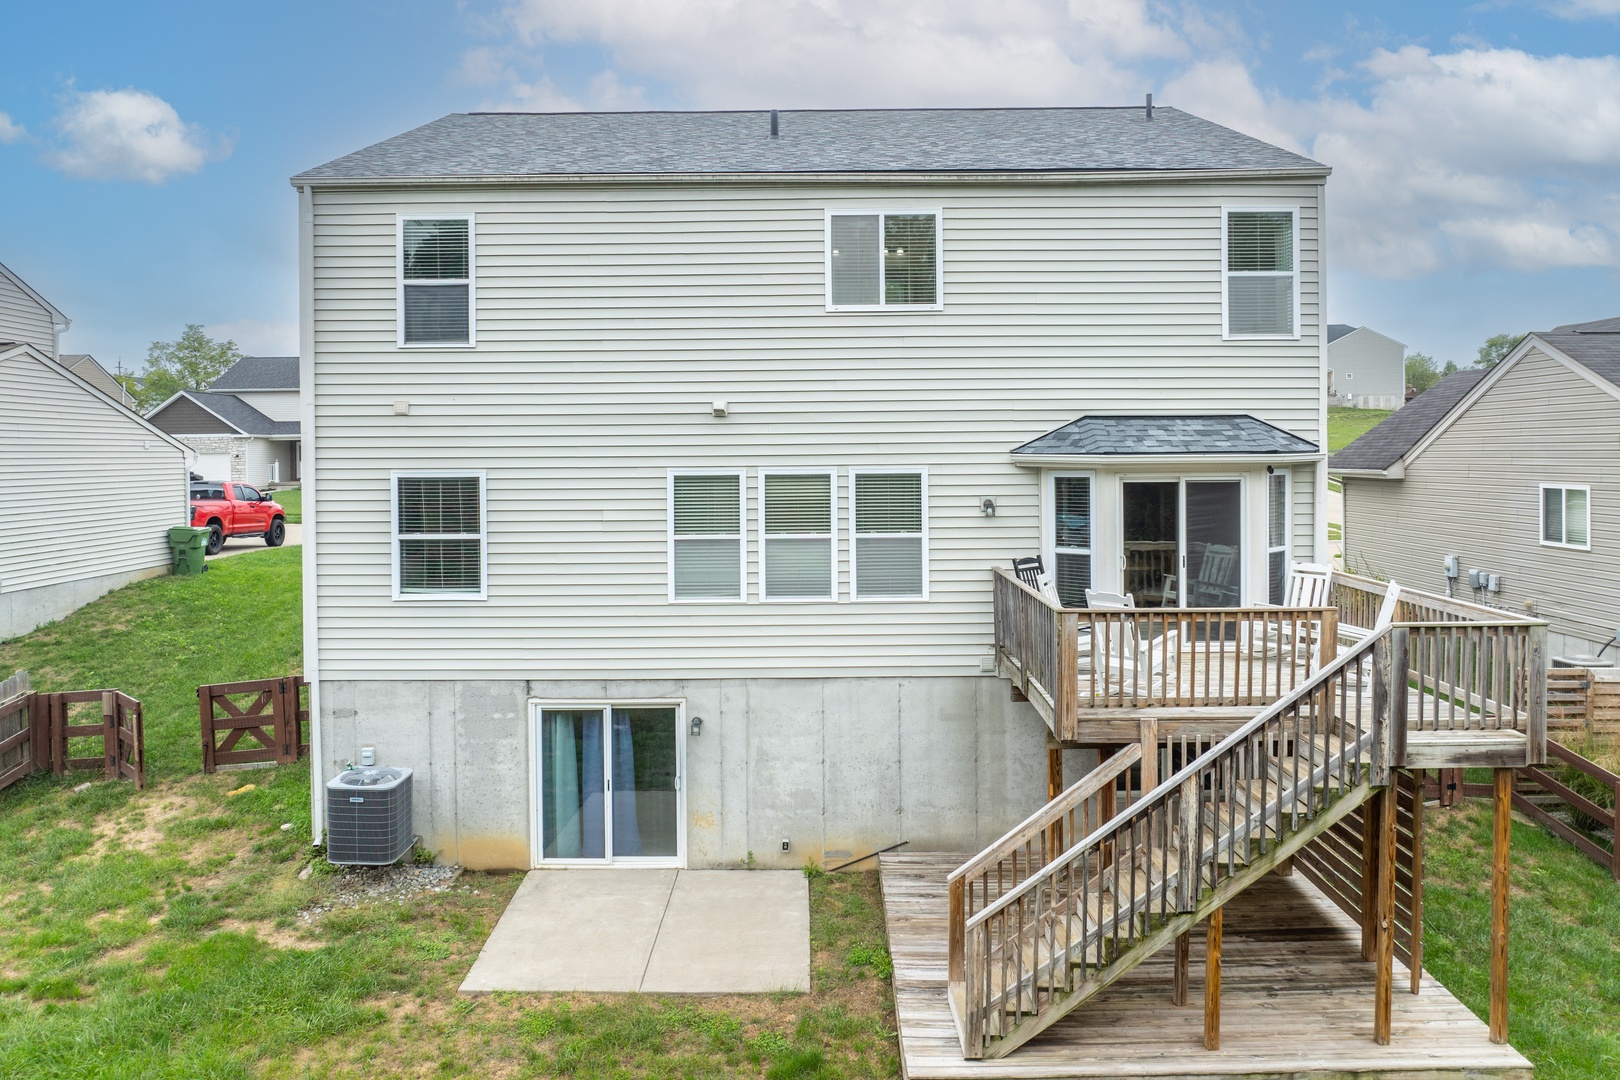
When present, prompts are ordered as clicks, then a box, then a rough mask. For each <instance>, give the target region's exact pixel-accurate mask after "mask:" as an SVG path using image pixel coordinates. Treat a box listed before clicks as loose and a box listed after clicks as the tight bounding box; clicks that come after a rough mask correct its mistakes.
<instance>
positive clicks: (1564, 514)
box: [1541, 484, 1592, 551]
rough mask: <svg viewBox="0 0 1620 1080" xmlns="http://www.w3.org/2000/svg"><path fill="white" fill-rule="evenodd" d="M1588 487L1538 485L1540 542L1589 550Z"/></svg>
mask: <svg viewBox="0 0 1620 1080" xmlns="http://www.w3.org/2000/svg"><path fill="white" fill-rule="evenodd" d="M1591 498H1592V489H1591V488H1588V487H1564V486H1562V485H1557V484H1542V485H1541V542H1542V543H1543V544H1549V545H1552V546H1554V547H1571V548H1580V549H1582V550H1583V551H1590V550H1591V549H1592V533H1591V517H1592V508H1591V505H1590V504H1591Z"/></svg>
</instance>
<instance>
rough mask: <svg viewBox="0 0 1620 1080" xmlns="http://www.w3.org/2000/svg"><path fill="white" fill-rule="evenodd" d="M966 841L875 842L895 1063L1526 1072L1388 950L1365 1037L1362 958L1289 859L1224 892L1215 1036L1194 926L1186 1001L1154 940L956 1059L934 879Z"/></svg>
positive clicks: (1014, 1069) (1205, 1072)
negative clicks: (1141, 953) (1065, 1010)
mask: <svg viewBox="0 0 1620 1080" xmlns="http://www.w3.org/2000/svg"><path fill="white" fill-rule="evenodd" d="M966 858H967V856H965V855H956V854H939V853H926V852H917V853H908V854H902V853H892V854H888V855H883V856H881V857H880V868H881V872H882V882H883V907H884V915H885V919H886V922H887V925H888V932H889V952H890V954H891V955H892V957H893V959H894V998H895V1015H896V1018H897V1020H898V1026H899V1029H900V1056H901V1070H902V1075H904V1076H906V1077H908V1078H910V1080H923V1078H926V1077H996V1078H999V1080H1014V1078H1025V1077H1028V1078H1036V1077H1046V1078H1071V1080H1103V1078H1108V1080H1123V1078H1127V1077H1152V1078H1154V1080H1194V1078H1198V1080H1203V1078H1216V1077H1243V1078H1245V1080H1262V1078H1264V1080H1283V1078H1287V1080H1329V1078H1331V1080H1350V1078H1357V1080H1362V1078H1365V1080H1373V1078H1380V1080H1395V1078H1399V1080H1464V1078H1465V1077H1466V1078H1468V1080H1485V1078H1511V1080H1528V1078H1529V1077H1530V1075H1531V1065H1530V1062H1528V1061H1527V1060H1525V1058H1524V1057H1523V1056H1521V1055H1520V1054H1519V1053H1518V1052H1517V1051H1515V1050H1514V1049H1512V1048H1511V1047H1508V1046H1497V1045H1495V1044H1493V1043H1492V1042H1491V1041H1490V1032H1489V1029H1488V1028H1487V1027H1486V1025H1485V1023H1484V1022H1483V1021H1481V1020H1479V1019H1478V1018H1477V1017H1475V1016H1474V1014H1473V1013H1471V1012H1469V1011H1468V1009H1467V1008H1466V1007H1465V1006H1464V1005H1463V1004H1462V1003H1461V1002H1459V1001H1458V1000H1457V999H1456V998H1454V997H1452V996H1451V994H1450V993H1449V992H1447V990H1446V988H1445V987H1443V986H1441V985H1440V984H1439V983H1438V982H1436V981H1435V980H1434V979H1433V978H1431V977H1429V976H1428V975H1425V976H1424V977H1423V983H1422V993H1421V994H1419V995H1418V996H1416V997H1414V996H1412V995H1411V994H1410V993H1407V992H1405V990H1404V989H1402V988H1404V987H1406V986H1407V985H1408V983H1409V981H1410V976H1409V975H1408V974H1407V971H1406V968H1405V967H1404V966H1403V965H1402V964H1400V962H1399V961H1397V962H1396V965H1395V967H1396V974H1395V985H1396V987H1397V993H1396V995H1395V1007H1394V1037H1393V1041H1392V1044H1391V1045H1389V1046H1379V1045H1377V1044H1376V1043H1374V1042H1373V1033H1372V1024H1373V966H1372V964H1371V963H1369V962H1367V961H1364V960H1362V959H1361V949H1360V944H1359V942H1360V938H1359V930H1358V928H1357V926H1356V924H1355V923H1354V922H1353V921H1352V920H1351V919H1350V918H1348V917H1347V916H1345V915H1344V914H1343V913H1342V912H1341V911H1339V909H1338V908H1336V907H1334V906H1333V904H1332V903H1331V902H1330V901H1328V900H1327V899H1326V898H1325V897H1324V896H1323V895H1322V894H1321V893H1320V892H1318V891H1317V890H1316V888H1315V887H1314V886H1312V885H1311V884H1310V883H1309V882H1307V881H1306V880H1305V879H1304V878H1302V877H1300V876H1298V875H1297V874H1296V875H1295V876H1293V877H1289V878H1280V877H1268V878H1266V879H1265V880H1264V881H1263V882H1262V883H1260V884H1258V885H1256V886H1255V887H1254V888H1252V889H1250V890H1249V891H1248V892H1246V893H1244V894H1243V895H1241V896H1239V897H1238V898H1237V899H1235V900H1234V901H1232V902H1231V903H1230V904H1228V905H1227V908H1226V914H1225V924H1224V945H1223V949H1222V964H1221V1049H1219V1050H1215V1051H1209V1050H1205V1049H1204V1047H1203V1033H1204V1029H1203V1023H1204V1010H1203V1004H1202V1002H1203V976H1204V952H1203V934H1202V931H1201V930H1199V931H1194V933H1193V939H1192V967H1191V989H1190V992H1189V995H1188V1004H1187V1005H1186V1006H1185V1007H1183V1008H1176V1007H1174V1006H1172V1005H1171V1004H1170V984H1171V974H1172V957H1173V952H1174V950H1168V949H1167V950H1165V951H1164V952H1162V953H1160V954H1159V955H1158V956H1156V957H1154V958H1153V959H1151V960H1149V961H1147V962H1146V963H1144V964H1143V965H1142V966H1141V967H1139V968H1137V969H1136V970H1135V971H1133V972H1131V973H1130V974H1128V975H1126V976H1124V977H1123V978H1122V979H1120V981H1119V982H1118V983H1116V984H1115V985H1114V986H1112V987H1110V988H1109V989H1108V990H1106V991H1104V992H1103V993H1102V995H1101V996H1100V997H1098V998H1097V999H1096V1000H1094V1001H1092V1002H1090V1003H1088V1004H1086V1005H1083V1006H1081V1007H1080V1009H1079V1010H1078V1011H1077V1012H1075V1013H1074V1014H1072V1015H1070V1016H1068V1017H1066V1018H1064V1019H1063V1020H1060V1021H1058V1022H1057V1023H1056V1024H1054V1025H1053V1026H1052V1028H1051V1029H1049V1030H1048V1031H1046V1032H1044V1033H1043V1034H1041V1035H1039V1036H1037V1037H1036V1038H1035V1039H1033V1040H1032V1041H1031V1042H1029V1043H1028V1044H1027V1045H1025V1046H1023V1047H1021V1048H1020V1049H1018V1050H1015V1051H1013V1053H1012V1054H1010V1055H1008V1056H1007V1057H1005V1058H1002V1059H1000V1060H996V1061H966V1060H964V1059H963V1058H962V1051H961V1043H960V1042H959V1041H958V1038H957V1033H956V1025H955V1023H954V1022H953V1021H952V1019H951V1013H950V1006H949V1004H948V1003H947V1001H946V998H945V983H946V971H947V968H946V900H945V879H946V876H947V875H949V874H950V872H951V871H952V870H953V869H955V868H956V867H957V866H960V865H961V864H962V863H963V862H964V861H965V860H966Z"/></svg>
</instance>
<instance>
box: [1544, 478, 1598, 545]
mask: <svg viewBox="0 0 1620 1080" xmlns="http://www.w3.org/2000/svg"><path fill="white" fill-rule="evenodd" d="M1548 488H1555V489H1557V490H1558V491H1584V492H1585V493H1586V543H1584V544H1566V543H1563V542H1561V541H1555V540H1548V539H1547V489H1548ZM1536 495H1537V497H1536V525H1537V528H1536V538H1537V539H1538V540H1540V541H1541V546H1542V547H1550V548H1563V549H1564V550H1566V551H1591V550H1592V488H1591V485H1589V484H1542V485H1541V486H1540V487H1539V488H1538V489H1537V493H1536ZM1564 520H1565V525H1564V535H1565V536H1568V535H1569V524H1568V522H1569V498H1568V496H1565V498H1564Z"/></svg>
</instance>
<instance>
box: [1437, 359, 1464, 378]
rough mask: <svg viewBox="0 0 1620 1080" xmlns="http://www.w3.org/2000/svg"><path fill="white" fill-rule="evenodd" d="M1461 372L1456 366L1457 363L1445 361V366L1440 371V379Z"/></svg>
mask: <svg viewBox="0 0 1620 1080" xmlns="http://www.w3.org/2000/svg"><path fill="white" fill-rule="evenodd" d="M1461 370H1462V369H1461V368H1459V367H1458V366H1457V361H1455V360H1447V361H1446V366H1445V367H1443V368H1441V369H1440V377H1441V378H1442V379H1443V378H1445V377H1446V376H1447V375H1455V374H1457V372H1459V371H1461Z"/></svg>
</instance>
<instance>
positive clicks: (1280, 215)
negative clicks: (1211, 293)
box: [1226, 210, 1295, 337]
mask: <svg viewBox="0 0 1620 1080" xmlns="http://www.w3.org/2000/svg"><path fill="white" fill-rule="evenodd" d="M1226 329H1227V333H1228V334H1231V335H1233V336H1236V337H1292V336H1293V334H1294V332H1295V329H1294V215H1293V214H1292V213H1291V212H1289V211H1286V210H1282V211H1270V210H1259V211H1256V210H1242V211H1239V210H1234V211H1231V212H1229V213H1228V214H1227V215H1226Z"/></svg>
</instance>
